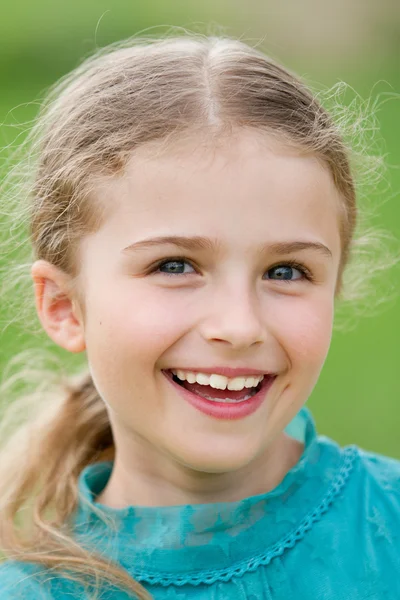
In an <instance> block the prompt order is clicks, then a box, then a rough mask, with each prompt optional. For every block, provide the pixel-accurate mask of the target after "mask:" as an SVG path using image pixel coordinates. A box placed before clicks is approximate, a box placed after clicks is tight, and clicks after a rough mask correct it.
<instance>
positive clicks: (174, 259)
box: [80, 131, 341, 473]
mask: <svg viewBox="0 0 400 600" xmlns="http://www.w3.org/2000/svg"><path fill="white" fill-rule="evenodd" d="M98 197H99V201H100V203H102V204H104V206H105V207H106V209H105V211H106V213H107V218H106V219H105V222H104V224H103V225H102V226H101V227H100V229H99V230H98V231H97V232H96V233H94V234H92V235H90V236H88V237H87V238H85V239H84V241H83V242H82V247H81V257H80V258H81V265H82V268H81V274H80V282H81V286H82V291H83V297H84V304H85V322H84V326H83V327H84V336H85V344H86V349H87V356H88V361H89V364H90V370H91V373H92V375H93V379H94V382H95V384H96V386H97V388H98V390H99V393H100V395H101V396H102V398H103V400H104V401H105V403H106V404H107V407H108V411H109V415H110V419H111V423H112V427H113V431H114V438H115V442H116V446H117V451H118V452H119V453H120V456H124V457H125V459H124V460H125V461H126V465H129V460H130V457H131V458H132V457H133V456H137V455H138V453H139V454H140V456H141V459H142V461H143V462H142V463H141V464H142V467H143V469H144V470H145V469H146V468H147V469H149V471H150V472H151V469H152V468H153V466H154V464H156V461H157V460H158V458H160V457H163V460H164V461H165V459H167V461H168V462H169V463H170V464H172V463H174V464H175V465H181V466H184V467H189V468H190V469H191V470H192V471H200V472H203V473H222V472H232V471H235V470H238V469H241V468H245V467H247V466H250V465H251V463H252V462H253V461H256V459H258V458H262V455H264V454H265V453H267V452H269V451H270V450H272V447H273V444H274V443H277V441H278V440H279V438H280V436H281V435H282V431H283V429H284V428H285V426H286V425H287V424H288V423H289V422H290V420H291V419H292V418H293V417H294V415H295V414H296V413H297V412H298V410H299V409H300V408H301V406H302V405H303V403H304V402H305V401H306V400H307V398H308V397H309V395H310V393H311V391H312V389H313V387H314V385H315V383H316V381H317V378H318V376H319V373H320V370H321V368H322V365H323V363H324V360H325V357H326V354H327V352H328V348H329V344H330V339H331V330H332V321H333V308H334V293H335V285H336V280H337V276H338V267H339V261H340V238H339V226H338V214H339V207H340V202H341V199H340V198H339V195H338V193H337V191H336V189H335V187H334V184H333V181H332V179H331V176H330V174H329V172H328V170H327V169H326V168H325V167H323V166H322V165H321V163H320V162H319V161H318V160H317V159H315V158H313V157H311V156H305V155H303V156H300V155H299V154H298V153H295V152H294V151H293V150H292V151H290V150H288V149H285V148H284V147H283V146H282V145H278V143H277V142H276V141H273V139H268V138H267V137H266V136H265V137H264V138H261V137H260V136H259V135H256V134H255V133H251V132H249V131H241V132H240V133H239V134H238V135H237V136H236V137H234V138H231V139H230V141H229V142H226V143H224V144H221V146H220V147H219V148H217V149H214V151H211V150H210V149H209V148H208V149H207V148H206V147H203V148H201V145H200V144H199V143H197V144H196V143H195V142H193V144H192V145H189V144H187V145H186V146H183V145H182V146H181V147H180V148H179V149H177V150H176V151H175V152H174V153H170V154H168V155H167V154H163V155H159V156H158V157H157V158H152V157H151V153H147V154H145V152H144V151H143V150H141V151H139V152H137V153H136V155H135V157H134V160H133V159H132V160H131V162H130V163H128V165H127V168H126V170H125V172H124V174H123V175H121V176H119V177H118V178H114V179H112V180H108V181H105V182H104V183H103V184H102V185H101V186H99V187H98ZM160 236H184V237H185V238H187V239H188V240H189V239H193V238H196V237H201V238H207V240H209V243H207V244H205V243H203V245H202V247H201V248H197V249H195V248H193V249H188V248H187V247H183V246H179V245H175V244H173V243H160V244H154V245H153V244H152V245H147V246H144V245H143V246H140V245H139V242H143V241H144V240H149V239H152V238H156V237H160ZM211 241H212V242H213V245H212V247H211ZM300 242H301V245H300ZM135 244H138V246H137V247H135ZM161 262H163V263H164V264H163V266H160V263H161ZM293 262H294V263H296V264H298V266H295V267H294V266H292V267H290V263H293ZM288 263H289V265H288ZM279 267H280V268H279ZM282 275H283V276H284V277H285V278H286V279H284V280H282V279H279V277H282ZM202 367H203V368H207V367H208V368H213V367H232V368H242V367H243V368H245V369H246V368H248V370H249V371H250V370H252V369H258V370H260V371H262V372H265V373H267V372H268V373H273V374H275V375H276V378H275V380H274V382H273V384H272V387H270V389H269V391H268V392H267V393H266V396H265V399H264V401H263V403H262V404H261V405H260V406H259V407H258V409H257V410H256V411H255V412H253V413H252V414H250V415H247V416H245V417H243V418H240V419H235V420H229V419H221V418H215V417H213V416H209V415H207V414H205V413H203V412H201V411H200V410H198V409H197V408H195V407H194V406H192V404H190V403H189V402H187V401H186V400H185V399H184V398H183V397H182V395H181V393H180V392H179V390H177V389H176V388H175V386H174V385H173V384H172V383H171V382H170V381H169V379H168V378H167V377H166V376H165V375H164V373H163V371H164V370H169V369H183V370H185V369H196V368H197V370H198V371H199V372H201V371H202Z"/></svg>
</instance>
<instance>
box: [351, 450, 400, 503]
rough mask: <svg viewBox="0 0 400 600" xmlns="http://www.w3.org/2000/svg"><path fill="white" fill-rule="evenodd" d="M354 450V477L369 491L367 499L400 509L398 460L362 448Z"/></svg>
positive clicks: (399, 466) (399, 462)
mask: <svg viewBox="0 0 400 600" xmlns="http://www.w3.org/2000/svg"><path fill="white" fill-rule="evenodd" d="M356 451H357V458H358V460H357V461H356V465H355V467H356V470H355V475H356V479H358V481H359V485H361V486H362V487H363V488H364V490H365V492H367V491H368V492H369V494H370V496H369V500H370V501H371V502H374V503H382V502H384V503H386V504H392V505H393V507H394V508H397V511H400V461H399V460H396V459H395V458H390V457H387V456H382V455H381V454H374V453H373V452H368V451H366V450H363V449H362V448H356Z"/></svg>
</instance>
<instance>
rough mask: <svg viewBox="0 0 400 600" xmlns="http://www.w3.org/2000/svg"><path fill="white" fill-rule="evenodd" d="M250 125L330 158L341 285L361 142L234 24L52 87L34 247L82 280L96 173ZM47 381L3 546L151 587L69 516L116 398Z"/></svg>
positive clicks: (66, 569)
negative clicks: (77, 532) (236, 32)
mask: <svg viewBox="0 0 400 600" xmlns="http://www.w3.org/2000/svg"><path fill="white" fill-rule="evenodd" d="M240 128H248V129H249V128H250V129H251V130H253V131H254V132H257V133H261V134H263V133H265V134H266V135H269V136H271V135H273V136H275V137H276V138H277V139H280V140H282V141H283V142H284V143H286V144H288V145H291V146H292V147H294V148H296V149H298V151H299V152H305V153H309V154H311V155H313V156H316V157H317V158H318V159H319V160H320V161H321V162H322V164H323V165H325V166H326V167H327V168H328V169H329V172H330V174H331V176H332V179H333V181H334V183H335V186H336V188H337V190H338V191H339V193H340V198H341V206H340V219H339V227H340V234H341V262H340V269H339V276H338V282H337V289H336V293H337V294H340V292H341V289H342V275H343V270H344V268H345V267H346V265H347V263H348V261H349V257H350V253H351V249H352V241H353V238H354V232H355V228H356V224H357V205H356V191H355V183H354V179H353V174H352V167H351V161H350V154H349V149H348V147H347V144H346V143H345V142H344V140H343V136H342V135H341V133H340V128H339V127H338V126H337V125H336V124H335V123H334V122H333V119H332V117H331V116H330V114H329V113H328V112H327V110H325V109H324V108H323V107H322V105H321V104H320V102H319V100H318V99H317V96H316V94H313V93H312V92H311V91H310V90H309V89H308V87H307V86H306V85H305V84H304V83H303V82H302V81H301V80H299V79H298V78H297V77H296V76H295V75H293V74H292V73H290V72H289V71H288V70H286V69H285V68H283V67H282V66H280V65H278V64H277V63H276V62H274V61H273V60H271V59H270V58H268V57H267V56H266V55H265V54H264V53H262V52H261V51H259V50H258V49H256V48H254V47H250V46H249V45H247V44H246V43H243V42H242V41H239V40H236V39H231V38H229V37H222V36H203V35H200V34H190V35H185V36H180V35H178V36H171V37H166V38H156V39H148V38H147V39H146V38H138V39H136V40H134V41H132V40H130V41H129V42H128V43H127V42H125V43H123V44H121V43H120V44H118V45H113V46H111V47H108V48H106V49H103V50H101V51H99V52H97V53H96V54H95V55H94V56H92V57H90V58H89V59H86V60H85V61H84V62H83V63H82V64H81V65H80V66H79V67H78V68H77V69H75V71H73V72H72V74H70V75H68V76H67V77H65V78H64V79H62V80H61V82H59V83H58V84H57V85H56V86H55V87H54V88H53V89H52V90H51V91H50V93H49V94H48V97H47V100H46V101H45V102H44V104H43V106H42V108H41V110H40V113H39V116H38V119H37V122H36V124H35V126H34V127H33V129H32V132H31V134H30V136H29V140H28V141H29V144H30V145H31V147H32V148H33V149H34V151H35V152H36V156H37V158H36V162H35V165H34V177H33V179H32V181H31V183H30V193H29V202H28V204H27V214H28V217H29V239H30V243H31V248H32V259H33V260H36V259H44V260H46V261H49V262H50V263H52V264H53V265H55V266H57V267H58V268H60V269H62V270H63V271H64V272H65V273H68V274H69V275H70V276H71V280H72V281H76V280H77V277H78V275H79V261H78V260H77V248H78V245H79V242H80V241H81V240H82V238H83V237H84V236H85V235H87V234H88V233H91V232H93V231H96V229H97V228H98V227H99V226H100V225H101V222H102V218H104V215H103V214H102V213H101V211H99V210H98V207H97V206H96V205H95V202H94V199H93V197H92V196H93V195H92V194H91V192H92V190H93V185H94V182H95V179H96V177H104V176H106V177H112V176H113V175H115V174H120V173H121V172H123V169H124V166H125V164H126V161H127V160H128V158H130V157H132V155H133V153H134V151H135V149H137V148H139V147H141V146H142V145H144V144H147V143H151V142H154V143H155V148H156V147H159V148H161V147H169V146H170V145H171V144H173V143H174V142H177V141H179V140H182V139H184V138H185V137H188V138H190V137H192V136H193V135H195V134H196V133H202V134H205V135H206V136H208V138H209V139H210V140H217V139H221V138H222V137H223V136H229V135H232V133H233V132H234V131H235V130H238V129H240ZM38 372H39V369H38ZM7 383H10V382H9V381H8V382H7ZM6 389H7V386H4V387H3V394H4V393H5V391H4V390H6ZM47 391H48V393H44V391H43V389H42V388H41V387H40V386H39V387H38V388H37V391H36V393H32V394H31V395H30V396H29V398H30V406H31V407H33V408H34V414H33V415H32V416H30V417H29V419H26V418H25V422H24V423H23V424H21V423H18V426H17V427H15V426H14V431H13V433H12V435H11V436H9V437H8V439H7V440H6V441H5V442H4V443H3V447H2V449H1V452H0V481H1V483H2V485H1V489H0V544H1V548H2V550H3V552H4V554H5V556H6V557H8V558H17V559H18V560H19V561H25V562H33V563H35V564H38V565H41V566H42V567H45V568H48V569H51V570H52V571H57V570H58V571H60V572H62V573H64V574H65V576H67V577H70V578H72V579H76V581H87V580H90V581H94V582H95V583H96V584H98V583H99V581H100V580H101V581H103V580H104V581H106V582H109V583H111V584H113V585H116V586H117V587H121V588H124V589H126V590H128V591H129V592H131V593H133V594H134V596H135V597H137V598H140V599H147V598H150V597H151V596H150V595H149V593H148V592H147V591H146V589H145V588H144V587H143V586H141V585H140V584H139V583H138V582H136V581H135V580H133V579H132V578H131V577H130V576H129V575H128V573H127V572H125V571H124V570H123V569H122V568H120V567H119V566H118V565H117V564H114V563H110V562H109V561H106V560H105V559H104V557H101V556H100V554H99V555H96V554H95V553H93V552H88V551H87V550H85V549H84V548H82V547H80V546H79V545H78V544H77V542H76V540H74V538H73V532H71V531H69V530H68V528H67V527H66V523H67V522H68V519H69V517H70V516H71V515H72V514H73V512H74V510H75V509H76V507H77V503H78V501H79V497H78V490H77V483H78V478H79V476H80V473H81V472H82V470H83V468H84V467H86V466H87V465H90V464H93V463H96V462H98V461H101V460H113V458H114V455H115V448H114V441H113V434H112V430H111V427H110V423H109V418H108V414H107V411H106V407H105V404H104V402H103V400H102V399H101V398H100V396H99V394H98V392H97V390H96V388H95V386H94V383H93V381H92V378H91V376H90V373H89V372H88V371H87V370H84V371H83V372H82V373H81V374H80V375H79V376H77V377H75V378H71V377H60V380H59V379H57V378H56V382H55V383H54V385H53V387H51V386H50V385H49V386H48V390H47ZM22 406H26V402H25V404H23V399H22V398H21V399H20V403H17V404H16V405H15V406H14V408H13V409H12V408H11V407H10V408H9V409H8V413H7V414H8V417H7V418H8V421H10V414H11V411H12V410H13V414H16V415H17V416H18V415H22V410H25V408H24V409H22V408H21V407H22ZM6 416H7V415H6ZM6 416H5V417H4V423H6V422H7V419H6ZM4 427H5V425H4ZM22 511H23V515H22V517H23V518H22V519H21V513H22ZM19 521H21V522H19ZM95 587H96V586H95Z"/></svg>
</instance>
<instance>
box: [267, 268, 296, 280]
mask: <svg viewBox="0 0 400 600" xmlns="http://www.w3.org/2000/svg"><path fill="white" fill-rule="evenodd" d="M271 274H272V275H271ZM273 275H274V276H273ZM303 277H304V271H302V270H301V269H296V268H295V267H294V266H291V265H277V266H276V267H272V269H269V271H268V279H273V280H274V281H296V280H297V279H302V278H303Z"/></svg>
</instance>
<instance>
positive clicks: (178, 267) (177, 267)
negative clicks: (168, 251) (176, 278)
mask: <svg viewBox="0 0 400 600" xmlns="http://www.w3.org/2000/svg"><path fill="white" fill-rule="evenodd" d="M185 264H187V265H189V264H190V263H188V261H186V260H177V259H173V260H168V261H164V262H163V263H161V264H159V265H158V267H157V270H158V271H160V272H161V273H164V275H188V273H184V272H183V270H182V265H185ZM168 265H172V272H166V271H161V269H162V268H164V267H167V266H168ZM169 268H171V267H169ZM183 269H184V267H183Z"/></svg>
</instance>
